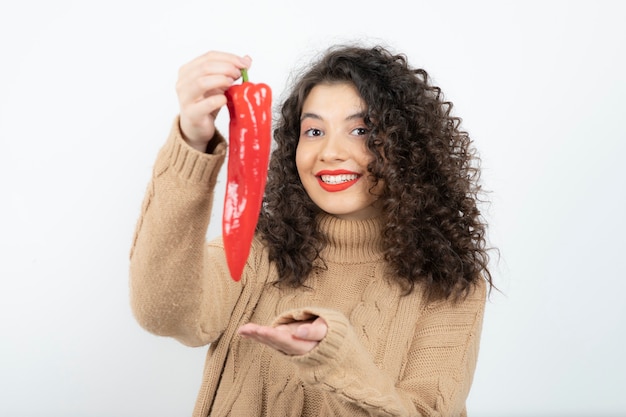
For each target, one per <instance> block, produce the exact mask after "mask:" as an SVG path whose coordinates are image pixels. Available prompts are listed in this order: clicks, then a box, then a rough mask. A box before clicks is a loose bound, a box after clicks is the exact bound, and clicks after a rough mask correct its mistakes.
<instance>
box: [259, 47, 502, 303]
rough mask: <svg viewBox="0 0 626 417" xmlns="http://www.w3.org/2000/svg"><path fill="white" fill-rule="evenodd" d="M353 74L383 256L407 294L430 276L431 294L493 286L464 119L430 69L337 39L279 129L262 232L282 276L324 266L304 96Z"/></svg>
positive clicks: (288, 280) (289, 101)
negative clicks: (302, 149) (307, 185)
mask: <svg viewBox="0 0 626 417" xmlns="http://www.w3.org/2000/svg"><path fill="white" fill-rule="evenodd" d="M343 82H349V83H352V84H353V85H354V86H355V87H356V89H357V91H358V92H359V94H360V96H361V98H362V99H363V101H364V102H365V104H366V107H367V114H366V117H365V123H366V125H367V126H368V129H369V130H370V134H369V137H368V138H367V140H366V144H367V147H368V149H369V151H370V152H371V153H372V155H373V156H374V158H373V161H372V163H371V164H370V165H369V166H368V170H369V172H370V174H371V175H372V177H373V178H374V180H375V181H379V180H382V181H383V182H384V188H383V191H382V195H381V196H380V202H381V207H382V211H383V214H382V216H383V224H384V229H383V236H382V238H383V245H384V251H385V259H386V261H387V262H388V263H389V265H391V267H392V268H393V270H394V271H395V273H396V275H397V277H398V279H399V281H400V284H401V285H402V286H403V288H404V289H405V291H406V292H407V293H410V292H412V291H413V290H414V289H415V286H416V284H418V283H424V284H426V288H428V289H429V292H430V296H431V297H433V298H435V299H440V298H452V299H460V298H462V297H464V296H465V295H467V294H468V292H469V291H470V289H471V288H472V287H473V286H474V284H476V283H477V282H478V280H480V279H485V280H486V281H487V282H488V284H489V285H490V286H491V287H493V282H492V278H491V274H490V272H489V269H488V263H489V256H488V250H487V248H486V237H485V235H486V224H485V222H484V221H483V220H482V216H481V213H480V211H479V209H478V208H477V203H478V202H479V201H480V200H479V193H480V191H481V187H480V185H479V178H480V169H479V167H480V159H479V158H478V156H477V153H476V151H475V149H474V148H473V147H472V141H471V140H470V137H469V135H468V134H467V133H466V132H465V131H463V130H461V129H460V125H461V119H460V118H458V117H454V116H452V114H451V110H452V103H451V102H449V101H445V100H444V98H443V94H442V91H441V89H440V88H439V87H437V86H434V85H431V80H430V78H429V75H428V74H427V72H426V71H425V70H423V69H415V68H412V67H410V66H409V64H408V61H407V58H406V56H405V55H402V54H394V53H392V52H390V51H389V50H388V49H386V48H384V47H382V46H375V47H370V48H367V47H360V46H354V45H339V46H334V47H331V48H330V49H329V50H327V51H326V52H325V54H324V55H322V57H321V58H320V59H318V60H317V61H316V62H314V63H313V65H312V66H311V67H310V68H309V69H308V70H307V71H306V72H305V73H304V74H303V75H301V76H300V78H299V79H298V80H297V82H296V83H295V85H294V86H293V87H292V89H291V90H290V91H291V93H290V94H289V95H288V96H287V97H286V99H285V101H284V103H283V105H282V107H281V110H280V115H279V116H278V120H277V122H276V127H275V130H274V139H275V148H274V150H273V152H272V157H271V160H270V165H269V173H268V179H267V186H266V191H265V197H264V202H263V209H262V212H261V216H260V219H259V223H258V229H257V230H258V232H259V233H260V234H261V236H262V238H263V239H264V240H265V242H266V243H267V245H268V246H269V256H270V260H271V261H273V262H274V263H275V264H276V266H277V270H278V275H279V277H280V278H279V281H278V284H286V285H291V286H294V287H297V286H301V285H305V280H306V278H307V277H308V275H309V274H310V273H311V272H312V271H313V269H314V268H318V267H322V268H323V267H324V263H323V260H322V259H320V251H321V249H322V248H323V246H324V242H325V240H324V236H323V234H322V233H321V232H320V230H319V228H318V226H317V222H316V216H317V215H318V214H319V213H320V209H319V208H318V207H317V206H316V205H315V204H314V203H313V202H312V200H311V199H310V198H309V196H308V195H307V193H306V192H305V190H304V187H303V186H302V183H301V182H300V178H299V176H298V172H297V169H296V162H295V155H296V147H297V145H298V139H299V136H300V114H301V111H302V107H303V103H304V101H305V99H306V98H307V96H308V94H309V92H310V91H311V90H312V88H313V87H314V86H316V85H317V84H320V83H324V84H329V83H331V84H332V83H343Z"/></svg>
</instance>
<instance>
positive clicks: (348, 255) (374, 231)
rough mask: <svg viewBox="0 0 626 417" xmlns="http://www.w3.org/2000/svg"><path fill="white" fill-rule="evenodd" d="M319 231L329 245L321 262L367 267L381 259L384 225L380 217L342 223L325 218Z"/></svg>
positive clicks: (320, 224) (326, 216)
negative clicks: (368, 263) (365, 263)
mask: <svg viewBox="0 0 626 417" xmlns="http://www.w3.org/2000/svg"><path fill="white" fill-rule="evenodd" d="M319 227H320V230H321V232H322V233H323V234H324V236H325V237H326V239H327V242H328V244H327V245H326V247H325V248H324V249H323V250H322V253H321V256H322V259H324V260H327V261H330V262H340V263H364V262H373V261H378V260H380V259H382V257H383V251H382V221H381V218H380V217H376V218H373V219H367V220H342V219H340V218H338V217H335V216H332V215H329V214H322V215H320V216H319Z"/></svg>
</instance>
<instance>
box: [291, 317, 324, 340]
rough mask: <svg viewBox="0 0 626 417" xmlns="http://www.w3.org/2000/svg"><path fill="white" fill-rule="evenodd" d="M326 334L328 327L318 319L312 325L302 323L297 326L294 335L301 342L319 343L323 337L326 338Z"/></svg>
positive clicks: (322, 320)
mask: <svg viewBox="0 0 626 417" xmlns="http://www.w3.org/2000/svg"><path fill="white" fill-rule="evenodd" d="M327 332H328V325H327V324H326V322H325V321H324V319H322V318H321V317H318V318H317V319H315V321H313V322H312V323H304V324H301V325H299V326H298V327H297V328H296V330H295V332H294V335H295V336H296V337H298V338H299V339H303V340H311V341H316V342H319V341H321V340H322V339H323V338H324V337H326V333H327Z"/></svg>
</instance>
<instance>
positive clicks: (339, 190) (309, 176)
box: [296, 83, 383, 220]
mask: <svg viewBox="0 0 626 417" xmlns="http://www.w3.org/2000/svg"><path fill="white" fill-rule="evenodd" d="M366 110H367V108H366V105H365V103H364V102H363V100H362V99H361V97H360V96H359V94H358V93H357V91H356V89H355V88H354V86H353V85H352V84H349V83H340V84H319V85H317V86H315V87H313V89H312V90H311V92H310V93H309V95H308V97H307V98H306V100H305V101H304V105H303V107H302V114H301V115H300V138H299V141H298V148H297V150H296V166H297V168H298V174H299V175H300V180H301V181H302V184H303V185H304V189H305V190H306V192H307V194H308V195H309V197H310V198H311V200H313V202H314V203H315V204H317V206H318V207H319V208H321V209H322V210H323V211H325V212H327V213H330V214H333V215H335V216H337V217H339V218H342V219H346V220H359V219H366V218H371V217H374V216H377V215H378V214H379V213H380V208H379V207H378V205H377V200H378V195H379V194H380V189H381V187H382V185H383V184H382V181H380V182H379V183H378V184H377V185H376V187H375V188H372V186H373V182H372V178H371V177H370V175H369V173H368V172H367V165H368V164H369V163H370V162H371V161H372V159H373V156H372V154H371V153H370V152H369V151H368V150H367V148H366V146H365V139H366V138H367V136H368V133H369V132H368V130H367V128H366V126H365V122H364V120H363V118H364V116H365V113H366Z"/></svg>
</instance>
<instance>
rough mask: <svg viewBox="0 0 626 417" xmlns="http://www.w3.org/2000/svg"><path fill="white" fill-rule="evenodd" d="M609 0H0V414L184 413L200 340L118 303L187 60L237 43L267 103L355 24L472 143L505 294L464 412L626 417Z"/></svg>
mask: <svg viewBox="0 0 626 417" xmlns="http://www.w3.org/2000/svg"><path fill="white" fill-rule="evenodd" d="M621 4H622V2H620V1H613V2H608V1H598V0H593V1H587V2H583V1H545V0H544V1H535V2H533V1H518V2H504V1H492V2H485V1H481V2H472V1H445V2H419V1H418V2H407V1H405V0H386V1H358V2H340V1H330V0H319V1H313V2H298V1H294V0H284V1H280V0H277V1H274V2H271V3H264V2H263V1H243V0H237V1H235V0H230V1H222V2H217V1H209V0H204V1H191V0H176V1H165V0H164V1H156V2H148V1H134V2H133V1H131V0H125V1H121V0H119V1H118V0H109V1H106V2H105V1H103V2H95V1H67V0H66V1H61V0H60V1H55V2H47V1H43V0H38V1H37V0H35V1H22V2H9V1H5V0H3V1H2V5H1V6H0V59H1V65H0V279H1V281H0V415H1V416H7V417H9V416H10V417H22V416H48V417H56V416H63V417H74V416H76V417H85V416H89V417H91V416H94V417H100V416H102V417H105V416H106V417H110V416H116V417H131V416H132V417H142V416H146V417H147V416H150V417H161V416H163V417H165V416H168V417H171V416H187V415H190V413H191V409H192V407H193V403H194V400H195V396H196V391H197V389H198V387H199V383H200V376H201V370H202V365H203V360H204V354H205V351H206V349H205V348H195V349H192V348H187V347H184V346H182V345H180V344H178V343H177V342H175V341H173V340H170V339H166V338H160V337H157V336H153V335H151V334H148V333H147V332H145V331H144V330H143V329H141V328H140V327H139V326H138V325H137V324H136V322H135V321H134V319H133V317H132V314H131V312H130V308H129V301H128V252H129V248H130V241H131V236H132V232H133V229H134V225H135V221H136V219H137V215H138V214H139V208H140V204H141V200H142V198H143V192H144V190H145V187H146V185H147V182H148V179H149V176H150V171H151V168H152V163H153V161H154V158H155V156H156V153H157V151H158V149H159V148H160V146H161V145H162V143H163V141H164V140H165V137H166V135H167V133H168V131H169V128H170V124H171V122H172V120H173V118H174V116H175V114H176V112H177V100H176V96H175V92H174V84H175V81H176V76H177V71H178V68H179V67H180V66H181V65H182V64H184V63H185V62H187V61H189V60H191V59H192V58H194V57H196V56H197V55H200V54H201V53H203V52H205V51H207V50H209V49H218V50H225V51H231V52H235V53H239V54H249V55H251V56H252V57H253V59H254V63H253V67H252V70H251V74H250V76H251V81H257V82H261V81H263V82H266V83H268V84H270V85H271V86H272V88H273V90H274V95H275V97H276V98H277V101H278V100H279V99H280V96H281V94H282V92H283V91H284V89H285V86H286V81H287V79H288V77H289V75H290V74H291V73H292V71H293V70H294V69H296V68H297V67H298V66H299V65H300V64H302V63H304V62H306V61H307V60H308V58H309V57H310V56H311V55H312V54H314V53H315V52H317V51H319V50H320V49H321V48H323V47H325V46H328V45H330V44H331V43H335V42H342V41H344V40H345V41H348V40H354V39H363V40H366V41H368V42H369V43H372V42H381V43H383V44H386V45H388V46H390V47H392V48H394V49H395V50H397V51H401V52H405V53H406V54H407V55H408V56H409V60H410V62H411V63H412V64H413V65H414V66H420V67H423V68H425V69H426V70H427V71H429V72H430V74H431V75H432V77H433V79H434V81H435V83H436V84H437V85H439V86H441V87H442V89H443V91H444V93H445V95H446V98H448V99H449V100H451V101H452V102H454V104H455V107H454V111H455V114H456V115H458V116H460V117H462V118H463V121H464V122H463V123H464V127H465V129H467V130H468V131H469V132H470V134H471V136H472V138H473V139H474V141H475V144H476V146H477V147H478V149H479V151H480V153H481V155H482V158H483V168H484V172H483V180H484V186H485V188H486V189H487V190H488V191H490V194H489V198H490V199H491V201H492V203H491V204H490V205H489V206H486V207H484V209H485V211H484V212H485V214H486V216H487V217H488V220H489V222H490V224H491V229H490V239H491V243H492V245H494V246H497V247H498V248H499V249H500V257H499V258H495V257H494V262H493V265H492V268H493V273H494V276H495V279H496V282H497V284H498V286H499V287H500V288H501V290H502V291H503V293H504V294H498V293H494V295H493V297H492V300H491V301H490V302H489V305H488V309H487V316H486V321H485V326H484V331H483V339H482V348H481V354H480V359H479V363H478V369H477V373H476V377H475V383H474V386H473V390H472V392H471V394H470V398H469V402H468V407H469V412H470V415H471V416H475V417H489V416H493V417H503V416H506V417H514V416H520V417H521V416H524V417H528V416H542V417H543V416H566V415H567V416H591V415H593V416H596V417H600V416H610V415H614V416H617V415H625V414H626V395H624V392H625V389H626V388H625V387H626V361H625V359H624V354H623V352H624V349H625V342H626V303H624V296H625V292H626V273H625V272H624V257H625V256H626V254H625V253H624V252H625V249H626V237H625V236H626V223H625V221H624V213H625V211H626V210H625V205H626V184H625V179H626V178H625V174H624V169H623V165H624V156H625V155H626V133H625V127H626V126H625V119H626V103H625V100H626V81H625V77H626V65H625V63H624V55H625V54H626V30H624V29H623V16H624V14H623V12H622V11H621ZM219 123H220V126H222V129H223V128H224V127H225V126H226V124H227V114H226V113H225V112H223V113H222V114H221V115H220V119H219ZM222 178H223V177H222ZM218 192H220V191H219V189H218ZM219 200H220V197H217V198H216V201H219ZM219 205H220V204H219V203H218V204H217V206H216V209H215V212H214V214H213V218H214V222H213V226H212V228H211V229H210V230H209V234H210V235H215V234H216V230H218V228H219V221H220V220H219V219H220V216H221V211H220V207H219ZM216 226H217V227H216Z"/></svg>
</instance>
